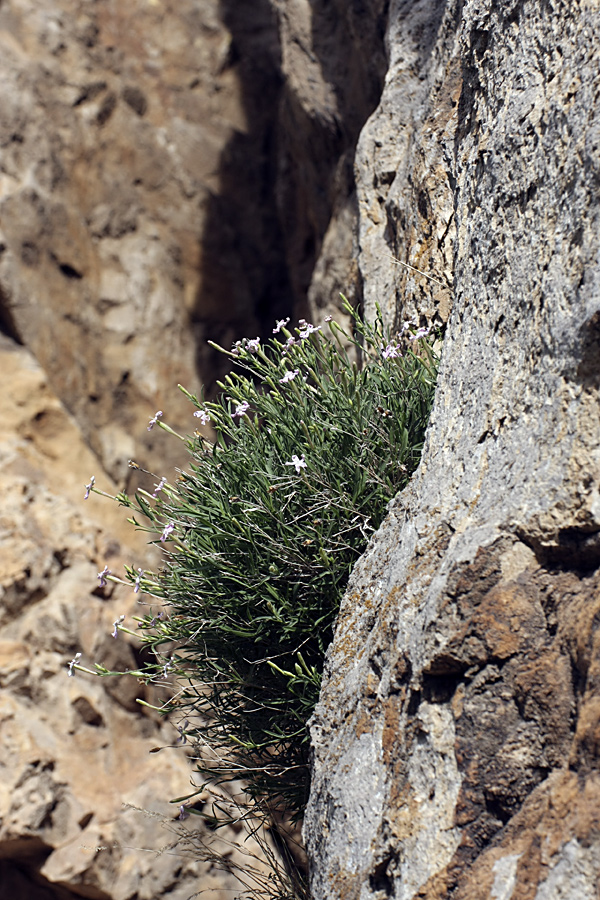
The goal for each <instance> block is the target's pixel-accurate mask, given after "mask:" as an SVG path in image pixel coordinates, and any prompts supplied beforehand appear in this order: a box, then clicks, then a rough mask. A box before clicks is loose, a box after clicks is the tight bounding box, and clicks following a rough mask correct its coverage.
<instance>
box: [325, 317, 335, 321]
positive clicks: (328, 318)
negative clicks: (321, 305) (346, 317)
mask: <svg viewBox="0 0 600 900" xmlns="http://www.w3.org/2000/svg"><path fill="white" fill-rule="evenodd" d="M332 319H333V316H325V321H326V322H331V321H332Z"/></svg>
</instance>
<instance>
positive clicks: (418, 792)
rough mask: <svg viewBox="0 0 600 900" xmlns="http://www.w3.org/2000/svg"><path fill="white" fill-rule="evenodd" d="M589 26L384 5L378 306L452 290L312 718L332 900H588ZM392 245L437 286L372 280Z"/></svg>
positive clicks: (371, 205) (371, 132)
mask: <svg viewBox="0 0 600 900" xmlns="http://www.w3.org/2000/svg"><path fill="white" fill-rule="evenodd" d="M596 19H597V9H596V8H595V5H594V4H586V3H574V4H570V5H568V6H567V5H565V4H561V3H551V4H549V5H548V4H545V5H542V4H538V3H536V2H533V0H525V2H520V3H503V4H498V3H492V2H487V0H473V2H470V3H468V4H464V5H462V4H453V3H448V4H444V3H439V4H425V3H423V4H404V3H398V4H396V6H395V7H394V10H393V12H392V13H391V14H390V25H389V36H390V37H389V41H390V48H391V54H392V58H391V62H390V71H389V73H388V78H387V82H386V88H385V90H384V94H383V97H382V101H381V104H380V107H379V109H378V110H377V112H376V113H375V114H374V116H373V117H372V119H371V121H370V123H369V124H368V125H367V127H366V128H365V130H364V131H363V134H362V136H361V139H360V147H359V172H360V181H359V197H361V198H362V203H361V206H360V214H361V222H360V240H361V256H360V258H359V261H360V265H361V267H362V269H363V277H364V279H365V297H366V298H367V302H368V304H370V305H372V303H373V301H374V299H375V298H376V296H377V294H378V293H379V291H380V290H383V289H386V288H387V296H388V297H390V296H393V294H394V292H396V293H398V292H400V291H404V290H406V291H407V295H406V296H407V300H406V305H407V308H408V309H411V308H413V306H417V308H419V309H420V310H421V311H423V312H425V311H426V310H427V308H428V305H429V306H430V307H433V308H436V307H437V308H438V309H441V305H442V304H443V302H445V298H446V296H447V292H446V285H445V282H448V283H449V282H450V261H451V259H452V258H453V267H454V297H453V308H452V314H451V317H450V319H449V322H448V329H447V333H446V338H445V343H444V350H443V362H442V368H441V372H440V377H439V385H438V391H437V396H436V401H435V408H434V412H433V417H432V422H431V425H430V430H429V435H428V441H427V447H426V451H425V453H424V457H423V461H422V464H421V467H420V469H419V470H418V472H417V473H416V474H415V476H414V478H413V481H412V483H411V485H410V486H409V487H408V488H407V489H406V491H405V492H404V493H403V494H402V495H401V496H399V497H398V498H397V499H396V500H395V501H394V503H393V504H392V505H391V508H390V512H389V516H388V518H387V519H386V521H385V523H384V525H383V526H382V528H381V529H380V532H379V533H378V534H377V535H376V536H375V537H374V538H373V541H372V543H371V545H370V547H369V550H368V551H367V553H366V554H365V556H364V557H363V559H362V560H361V562H360V564H359V565H358V566H357V569H356V571H355V573H354V575H353V577H352V579H351V585H350V588H349V590H348V593H347V596H346V599H345V602H344V604H343V607H342V610H341V612H340V616H339V620H338V625H337V630H336V634H335V639H334V643H333V645H332V647H331V649H330V653H329V657H328V662H327V672H326V678H325V682H324V685H323V691H322V695H321V701H320V703H319V707H318V709H317V714H316V716H315V718H314V720H313V723H312V735H313V740H314V752H315V765H314V780H313V790H312V794H311V801H310V805H309V809H308V814H307V820H306V824H305V835H306V839H307V843H308V851H309V857H310V860H311V865H312V885H313V891H314V897H315V900H325V898H327V900H332V898H342V897H343V898H344V900H352V898H359V897H360V898H361V900H367V898H373V900H382V898H385V897H393V898H395V900H413V898H421V900H438V898H439V900H442V898H444V900H446V898H453V900H480V898H488V897H489V898H490V900H492V898H493V900H498V898H502V900H510V898H515V900H516V898H517V897H518V898H531V900H550V898H557V897H577V898H588V897H589V898H592V897H594V896H596V893H597V890H598V881H597V878H598V871H599V864H600V843H599V840H598V834H599V831H598V826H599V824H600V823H599V812H598V811H599V808H600V807H599V804H598V801H599V799H600V797H599V792H600V778H599V776H598V760H599V755H598V753H599V743H598V740H599V738H598V735H599V733H600V732H599V728H600V724H599V723H600V719H599V710H600V705H599V699H598V698H599V695H598V683H597V678H598V641H599V640H600V636H599V632H598V624H597V623H598V616H599V612H600V609H599V606H598V603H599V600H598V597H599V593H598V566H599V565H600V541H599V535H600V496H599V493H598V481H599V477H600V470H599V465H600V458H599V456H598V444H599V440H600V421H599V405H598V399H599V398H598V391H599V388H600V368H599V367H600V324H599V323H600V269H599V263H598V260H599V259H600V255H599V250H600V243H599V238H598V215H599V209H600V207H599V204H598V185H599V181H600V113H599V111H598V102H597V98H598V90H599V84H600V83H599V80H598V70H599V61H600V45H599V43H598V37H597V31H596V29H595V27H594V23H595V22H596ZM398 36H400V37H398ZM394 54H396V57H394ZM440 92H441V93H440ZM459 92H460V99H458V95H459ZM441 95H444V96H443V100H442V101H441V102H440V96H441ZM399 98H402V102H399ZM457 100H458V102H456V101H457ZM386 120H387V128H386V127H384V124H385V122H386ZM370 147H375V148H376V151H377V152H372V153H370V152H369V148H370ZM434 148H436V150H437V152H436V153H434V152H433V151H434ZM386 172H387V173H388V174H387V175H385V178H384V179H382V173H383V174H385V173H386ZM386 181H387V184H386ZM382 183H383V184H384V186H383V187H382ZM372 185H375V189H374V190H373V188H372V187H371V186H372ZM387 185H389V187H388V186H387ZM421 201H422V202H421ZM386 220H387V224H385V222H386ZM396 240H397V241H398V244H396V243H395V241H396ZM405 242H406V243H405ZM386 244H387V247H388V248H389V249H390V250H391V251H392V252H393V254H394V255H396V256H400V258H403V260H404V261H406V262H407V263H409V264H410V265H412V266H414V267H415V268H418V269H420V270H421V271H423V272H425V273H426V274H430V275H433V276H434V277H436V278H437V280H438V281H439V282H441V284H439V285H438V284H435V283H430V284H428V282H427V281H426V280H424V279H423V278H422V276H419V275H418V273H415V272H414V271H413V272H411V271H410V270H408V269H407V270H406V271H405V272H404V271H400V272H398V270H397V269H395V268H393V263H392V262H391V261H386V260H385V259H383V253H381V252H380V255H379V263H378V265H377V266H376V268H374V269H371V266H372V265H373V260H374V258H375V254H377V253H378V252H379V251H381V250H382V249H383V248H384V246H385V245H386ZM369 274H370V275H372V280H371V283H370V285H369V283H368V277H367V276H368V275H369ZM431 285H433V286H431ZM427 293H429V294H430V295H431V300H430V301H427V299H426V295H427ZM388 309H389V313H388V314H389V316H390V318H391V317H392V316H396V315H398V316H400V315H401V314H402V305H401V304H400V306H398V305H396V304H394V303H393V302H392V301H390V305H389V307H388Z"/></svg>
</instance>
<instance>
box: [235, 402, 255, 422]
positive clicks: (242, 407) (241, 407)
mask: <svg viewBox="0 0 600 900" xmlns="http://www.w3.org/2000/svg"><path fill="white" fill-rule="evenodd" d="M249 409H250V404H249V403H247V402H246V401H245V400H243V401H242V402H241V403H238V405H237V406H236V408H235V412H232V413H231V418H232V419H235V418H238V419H241V418H242V416H245V415H246V413H247V412H248V410H249Z"/></svg>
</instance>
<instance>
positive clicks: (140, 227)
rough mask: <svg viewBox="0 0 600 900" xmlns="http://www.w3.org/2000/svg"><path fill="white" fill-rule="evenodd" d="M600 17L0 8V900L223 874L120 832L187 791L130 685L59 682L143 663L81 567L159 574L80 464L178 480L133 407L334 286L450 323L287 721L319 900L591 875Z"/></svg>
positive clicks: (158, 836) (109, 599)
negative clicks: (296, 741)
mask: <svg viewBox="0 0 600 900" xmlns="http://www.w3.org/2000/svg"><path fill="white" fill-rule="evenodd" d="M597 15H598V10H597V5H596V4H594V3H592V2H591V0H587V2H583V0H578V2H573V3H571V4H566V3H561V2H554V0H552V2H546V3H544V4H542V3H540V2H538V0H510V2H509V0H505V2H501V3H492V2H491V0H469V2H467V3H462V2H459V0H434V2H431V0H417V2H406V0H360V2H352V3H347V2H343V0H248V2H245V3H239V2H236V0H178V2H174V0H128V2H127V3H125V4H124V3H122V2H117V0H98V2H95V3H82V2H80V0H52V2H50V0H49V2H46V3H44V4H40V3H38V2H35V0H0V71H1V73H2V84H3V92H2V95H3V96H2V103H1V104H0V328H1V330H2V332H3V333H4V337H3V340H2V346H1V347H0V371H1V372H2V375H3V376H4V385H5V393H4V399H3V401H2V423H3V437H2V442H1V447H0V453H1V459H2V467H1V474H0V481H1V483H2V497H3V500H2V507H1V509H0V528H1V529H2V531H1V537H2V545H1V548H0V586H1V590H2V593H1V597H0V599H1V604H2V606H1V610H0V616H1V617H2V640H1V641H0V688H1V694H0V704H1V705H0V741H1V746H2V755H1V758H0V766H1V767H2V788H1V790H0V885H1V887H2V893H3V895H4V893H6V894H7V896H8V895H10V896H13V897H15V900H17V898H20V897H21V896H22V897H24V898H25V897H27V898H28V900H38V898H40V900H42V898H43V900H53V898H63V900H64V898H69V897H72V896H86V897H90V898H99V900H117V898H118V900H134V898H137V900H143V898H156V900H159V898H161V897H165V898H166V897H167V896H168V897H172V898H174V900H176V898H179V897H181V900H184V898H187V897H188V896H190V894H192V893H193V891H194V890H197V889H200V888H202V889H207V890H211V891H213V896H215V897H220V896H224V894H222V893H221V891H223V892H224V891H226V890H230V889H231V888H232V887H233V884H232V882H231V881H230V880H227V879H226V878H225V879H223V877H222V876H219V877H218V876H217V874H216V873H215V871H214V869H212V868H211V866H210V864H205V863H198V862H196V863H191V862H190V861H189V860H182V859H181V858H180V857H178V856H176V855H175V856H173V855H171V854H169V853H163V854H161V855H160V857H159V858H156V857H154V856H152V855H151V854H149V853H148V852H142V851H148V850H156V849H157V848H158V849H160V848H161V847H164V846H165V845H167V844H168V843H169V841H170V838H171V835H170V831H169V829H170V827H171V820H172V819H173V818H174V817H175V815H176V811H175V813H174V812H173V810H172V807H169V805H168V803H167V802H166V801H168V800H169V799H171V798H172V797H174V796H177V795H181V794H184V793H186V792H187V789H188V781H189V775H190V768H189V766H188V763H187V762H186V760H185V757H184V756H183V754H182V753H177V752H175V751H174V750H172V749H170V748H169V745H172V744H173V743H174V742H175V740H176V736H177V735H176V732H175V731H174V729H173V728H172V727H171V726H168V725H167V726H165V725H160V723H158V722H157V721H156V720H155V719H154V718H152V716H148V715H140V713H139V710H138V711H136V704H135V699H136V693H137V692H138V690H140V687H139V686H138V685H135V684H134V685H133V686H129V687H127V686H126V685H124V684H120V685H118V686H116V687H115V686H113V685H112V683H111V682H105V683H101V682H97V681H92V680H90V679H88V680H85V677H84V676H79V675H77V676H76V677H75V678H72V679H69V678H67V676H66V665H67V663H68V661H69V659H71V658H72V657H73V656H74V654H75V653H76V652H79V651H83V653H84V654H85V659H86V661H87V662H90V661H93V660H94V659H99V660H101V661H104V662H107V661H108V662H109V664H115V665H118V664H125V665H127V664H129V661H132V660H135V653H136V645H135V641H132V642H131V643H130V644H127V643H126V642H125V641H124V640H123V639H122V638H119V639H118V640H117V641H115V640H113V639H112V638H111V637H110V633H111V629H112V622H113V621H114V620H115V619H116V618H117V617H118V616H119V615H120V614H123V613H124V614H126V615H127V616H129V615H130V614H131V613H132V612H134V611H135V609H136V597H135V596H134V595H133V594H132V593H131V592H130V591H129V592H128V591H127V590H125V589H123V590H121V589H118V588H114V590H113V589H112V588H110V587H109V589H108V590H107V589H103V588H98V580H97V577H96V573H97V572H98V571H100V570H101V569H102V568H103V566H104V565H105V564H108V565H109V566H110V568H111V569H112V570H113V571H119V570H120V571H122V568H121V567H122V564H123V562H125V561H131V560H134V561H136V563H137V564H139V565H143V564H145V560H146V559H147V556H146V553H147V550H146V549H145V547H144V546H143V544H141V543H137V542H136V541H135V536H134V535H133V534H132V533H131V531H130V529H129V528H128V527H127V526H126V525H125V524H124V522H123V519H122V518H121V517H119V515H118V512H116V511H115V510H113V509H112V508H109V507H110V504H109V503H108V501H106V502H102V501H100V500H99V499H98V498H93V497H92V498H91V499H90V500H88V501H87V503H84V501H83V493H84V484H85V483H86V482H89V478H90V475H91V474H92V473H94V474H95V475H96V478H97V480H98V481H99V482H100V483H101V486H102V487H105V488H107V489H110V488H111V485H113V486H114V485H115V482H116V485H117V486H118V487H123V486H125V487H131V486H132V485H133V484H134V483H135V482H134V481H133V480H132V479H133V477H134V474H132V470H131V469H129V468H128V466H127V460H128V458H129V457H134V458H137V459H138V460H139V461H140V462H142V463H144V464H145V465H146V467H147V468H152V469H153V470H154V471H157V472H158V473H159V475H160V474H162V473H163V472H165V473H169V472H170V471H172V467H173V465H177V464H181V462H182V460H181V457H180V455H179V454H178V450H177V447H176V446H174V442H170V441H168V440H162V438H164V437H165V436H164V435H160V434H158V435H157V430H156V429H154V430H153V431H147V430H146V425H147V422H148V419H149V418H150V416H152V415H153V414H154V413H155V412H156V410H157V409H159V408H162V409H164V411H165V414H166V416H167V417H168V420H169V421H170V422H171V424H173V425H175V426H176V427H178V428H180V429H182V430H190V427H191V426H190V418H189V409H188V408H187V406H186V404H185V403H183V401H182V400H181V399H180V398H179V397H178V394H177V391H176V387H175V386H176V384H177V382H183V383H184V384H186V385H187V386H188V387H190V388H192V389H195V388H196V387H198V386H199V385H200V384H202V383H203V384H205V385H206V387H207V389H208V390H210V389H211V385H212V384H213V382H214V380H215V377H217V376H218V375H219V374H220V373H219V370H218V368H217V364H216V361H215V357H214V356H213V355H212V354H211V353H209V352H207V350H206V346H205V339H206V338H207V337H211V338H213V339H216V340H218V341H220V342H222V343H224V344H227V343H229V342H230V341H232V340H233V339H236V338H239V337H241V336H242V335H250V336H254V335H255V334H257V333H265V332H268V331H269V330H270V328H271V323H272V321H273V319H274V318H275V317H276V316H281V315H283V314H286V315H288V314H292V315H296V316H299V315H307V313H308V312H310V314H311V315H312V316H314V317H321V316H324V315H325V314H326V313H329V312H332V311H333V310H334V308H335V305H336V294H337V292H338V291H339V290H343V291H344V292H345V293H346V294H347V295H348V296H350V297H351V299H353V300H354V302H357V303H358V302H364V306H365V309H366V311H367V313H368V314H372V313H373V311H374V307H375V304H376V303H379V304H380V305H381V307H382V309H383V311H384V314H385V316H386V317H387V319H388V321H389V322H391V323H393V322H395V321H400V320H401V319H402V318H404V317H406V316H407V315H408V314H411V315H412V314H414V313H415V312H416V313H418V315H420V316H421V317H422V318H423V321H425V320H428V321H429V320H432V319H433V320H436V321H437V322H441V323H447V330H446V338H445V344H444V353H443V364H442V370H441V373H440V379H439V386H438V393H437V398H436V404H435V409H434V413H433V418H432V422H431V426H430V432H429V437H428V442H427V448H426V452H425V455H424V459H423V462H422V465H421V468H420V469H419V471H418V472H417V474H416V475H415V477H414V478H413V482H412V484H411V485H410V486H409V488H408V489H407V490H406V491H405V492H404V493H403V494H402V495H401V496H400V497H398V498H397V500H396V501H395V502H394V503H393V504H392V507H391V509H390V513H389V516H388V518H387V519H386V521H385V523H384V525H383V527H382V528H381V530H380V532H379V533H378V534H377V535H376V536H375V537H374V539H373V541H372V543H371V545H370V547H369V550H368V552H367V553H366V554H365V557H364V558H363V560H362V561H361V563H360V565H359V566H358V567H357V570H356V572H355V573H354V576H353V579H352V583H351V586H350V589H349V591H348V595H347V598H346V601H345V603H344V606H343V608H342V610H341V612H340V617H339V621H338V626H337V630H336V635H335V640H334V643H333V646H332V648H331V651H330V654H329V658H328V664H327V672H326V678H325V683H324V686H323V692H322V696H321V702H320V704H319V707H318V710H317V714H316V716H315V718H314V720H313V723H312V734H313V740H314V781H313V791H312V795H311V802H310V806H309V809H308V815H307V821H306V828H305V834H306V840H307V844H308V850H309V856H310V863H311V873H312V887H313V891H314V896H315V900H333V898H340V900H341V898H344V900H346V898H349V900H350V898H353V897H356V898H358V897H360V898H361V900H367V898H373V900H383V898H385V897H394V898H397V900H413V898H421V900H438V898H439V900H442V898H452V900H467V898H469V900H471V898H472V900H480V898H488V897H489V898H490V900H511V898H514V900H517V898H519V900H525V898H527V900H550V898H554V897H577V900H579V898H582V900H587V898H588V897H589V898H592V897H595V896H596V894H597V884H596V878H597V872H598V870H599V869H600V847H599V845H598V838H597V834H598V823H597V818H598V809H599V805H598V791H599V782H598V778H597V775H596V772H597V767H598V762H597V761H598V728H599V726H598V699H597V698H598V688H597V685H596V682H595V679H596V677H597V676H598V672H597V669H598V649H597V646H596V641H597V637H596V631H597V629H596V623H597V620H598V617H599V615H600V611H599V610H598V601H597V596H598V590H597V586H596V582H597V574H596V573H597V567H598V563H599V557H598V554H599V552H600V551H599V549H598V546H599V542H598V540H597V536H598V534H600V518H599V517H600V501H599V500H598V493H597V484H598V477H599V475H600V472H599V461H598V456H597V444H598V430H599V423H598V389H599V387H600V384H599V375H598V366H599V365H600V363H599V359H600V325H599V324H598V322H599V320H600V309H599V301H598V291H599V287H598V277H599V276H598V258H599V255H598V250H599V248H598V238H597V232H598V228H597V224H596V218H597V210H598V199H597V198H598V188H599V184H600V126H599V124H598V112H597V108H598V103H597V98H598V90H599V76H598V71H599V65H598V62H599V57H600V47H599V42H598V37H597V31H598V29H597ZM157 746H167V747H168V749H165V750H162V751H161V752H160V753H156V754H150V755H149V754H148V750H153V749H155V748H156V747H157ZM123 803H125V804H127V805H126V806H125V808H123V806H122V804H123ZM131 807H142V808H145V809H147V810H149V811H150V816H146V817H144V816H143V815H141V814H140V813H137V812H136V811H135V810H133V809H131ZM165 826H166V828H167V833H166V836H165V832H164V828H165ZM98 848H102V849H98Z"/></svg>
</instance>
